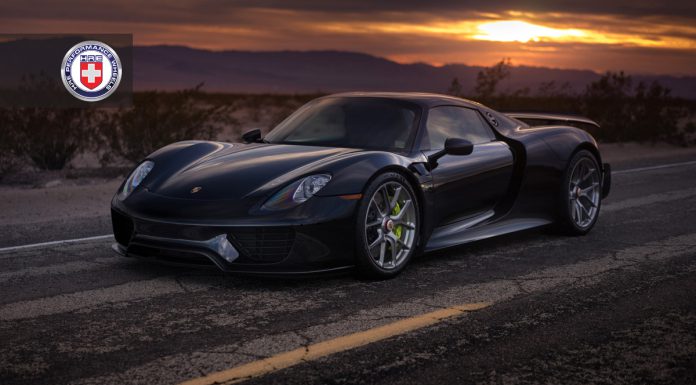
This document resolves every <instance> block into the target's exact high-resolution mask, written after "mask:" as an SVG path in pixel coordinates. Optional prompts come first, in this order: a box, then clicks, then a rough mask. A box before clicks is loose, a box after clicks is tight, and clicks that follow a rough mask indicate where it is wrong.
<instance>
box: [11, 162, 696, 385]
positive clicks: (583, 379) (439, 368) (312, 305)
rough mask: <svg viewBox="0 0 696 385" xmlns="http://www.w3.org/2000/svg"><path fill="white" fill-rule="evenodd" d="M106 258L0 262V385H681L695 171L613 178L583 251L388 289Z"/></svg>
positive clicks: (74, 255) (77, 251) (693, 280)
mask: <svg viewBox="0 0 696 385" xmlns="http://www.w3.org/2000/svg"><path fill="white" fill-rule="evenodd" d="M638 158H639V157H638ZM693 160H694V159H659V160H658V161H654V162H651V163H650V162H647V163H646V162H641V161H640V159H638V160H637V161H634V162H625V163H619V164H614V168H615V170H618V171H620V170H628V169H635V168H637V167H650V166H655V165H659V164H668V163H673V162H684V161H693ZM104 220H105V219H100V220H96V222H95V223H97V224H95V225H93V226H102V225H99V223H103V221H104ZM107 223H108V222H107ZM79 228H83V230H82V231H83V233H79V232H77V230H76V229H79ZM98 230H99V229H96V230H95V228H94V227H91V228H84V224H79V223H74V224H70V223H68V224H65V223H62V224H61V226H60V227H58V228H52V229H51V231H50V232H47V234H48V235H47V236H46V238H45V239H40V237H38V236H37V235H36V234H35V233H34V234H33V235H31V237H33V238H27V239H26V240H25V241H26V242H27V243H28V242H40V241H43V240H55V239H61V238H60V237H59V235H60V234H61V232H62V234H64V235H65V238H74V237H75V236H76V235H78V236H88V235H96V234H98V233H99V231H98ZM107 231H108V229H107ZM68 234H70V235H71V236H70V237H68V236H67V235H68ZM37 237H38V238H37ZM2 238H3V233H0V245H8V242H7V241H5V240H3V239H2ZM19 241H21V239H19ZM19 241H18V238H17V236H16V234H15V235H13V236H12V240H11V242H10V243H9V244H21V242H19ZM3 242H5V243H4V244H3ZM110 243H111V240H109V239H100V240H87V241H82V242H76V243H71V244H62V245H53V246H44V247H31V248H24V249H10V250H3V251H0V293H2V295H1V296H0V383H1V384H44V383H45V384H63V383H69V384H119V385H121V384H173V383H179V382H182V381H186V380H191V379H197V380H195V381H194V382H193V383H200V384H203V383H212V382H213V381H214V380H221V379H222V380H224V381H239V380H247V381H246V382H245V383H249V384H252V383H264V384H266V383H278V384H295V383H296V384H314V383H316V384H339V383H340V384H352V383H356V384H358V383H359V384H363V383H385V384H443V383H462V384H466V383H491V384H516V383H535V384H536V383H545V384H547V383H548V384H559V383H562V384H574V383H578V384H590V383H607V384H635V383H647V384H662V383H665V384H694V383H696V298H695V296H696V163H694V162H692V163H691V164H686V165H680V166H675V167H666V168H658V169H639V170H635V171H629V172H619V173H617V174H615V176H614V181H613V191H612V194H611V196H610V197H609V199H607V200H606V201H605V202H604V206H603V208H602V211H601V214H600V219H599V222H598V224H597V226H596V227H595V229H594V231H592V232H591V233H590V234H589V235H587V236H584V237H564V236H558V235H554V234H552V233H549V232H547V231H545V230H543V229H542V230H533V231H527V232H524V233H520V234H515V235H509V236H504V237H500V238H496V239H492V240H487V241H483V242H478V243H475V244H470V245H466V246H463V247H458V248H454V249H449V250H445V251H442V252H438V253H434V254H430V255H426V256H424V257H422V258H420V259H418V260H417V261H414V263H413V264H412V265H411V266H410V267H409V268H408V269H407V270H406V271H405V272H404V273H403V274H402V275H400V276H399V277H398V278H396V279H393V280H389V281H378V282H371V281H363V280H359V279H356V278H355V277H353V276H351V275H346V276H338V277H324V278H317V279H302V280H277V279H258V278H249V277H239V276H225V275H222V274H219V273H217V272H215V271H196V270H189V269H180V268H171V267H164V266H160V265H153V264H146V263H141V262H138V261H134V260H130V259H126V258H120V257H118V256H115V255H114V254H112V252H111V250H110V248H109V245H110ZM467 309H468V310H467ZM443 312H444V313H443ZM445 313H447V314H449V315H448V316H441V314H445ZM435 314H440V315H435ZM414 325H415V326H414ZM419 325H420V326H419ZM355 333H358V334H355ZM389 336H390V337H389ZM386 337H388V338H386ZM286 352H290V353H286ZM211 373H218V374H216V375H215V376H216V377H206V376H209V375H210V374H211ZM240 373H242V374H240ZM246 376H253V378H251V377H249V378H248V377H246Z"/></svg>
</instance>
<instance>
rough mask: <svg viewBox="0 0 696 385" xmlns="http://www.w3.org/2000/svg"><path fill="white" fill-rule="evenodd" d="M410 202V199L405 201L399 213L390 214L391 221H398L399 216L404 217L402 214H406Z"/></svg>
mask: <svg viewBox="0 0 696 385" xmlns="http://www.w3.org/2000/svg"><path fill="white" fill-rule="evenodd" d="M411 204H412V202H411V200H410V199H409V200H407V201H405V202H404V207H402V208H401V211H399V213H398V214H396V215H392V216H390V217H389V218H391V220H393V221H400V220H401V218H403V217H404V214H406V211H407V210H408V209H409V208H410V207H411Z"/></svg>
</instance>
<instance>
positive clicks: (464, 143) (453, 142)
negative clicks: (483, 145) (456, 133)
mask: <svg viewBox="0 0 696 385" xmlns="http://www.w3.org/2000/svg"><path fill="white" fill-rule="evenodd" d="M473 151H474V145H473V143H471V142H469V141H468V140H466V139H459V138H447V139H446V140H445V153H446V154H450V155H469V154H471V153H472V152H473Z"/></svg>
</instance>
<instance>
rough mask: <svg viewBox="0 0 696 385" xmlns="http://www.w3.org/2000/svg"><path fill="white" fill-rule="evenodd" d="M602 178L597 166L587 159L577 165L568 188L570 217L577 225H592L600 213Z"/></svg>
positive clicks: (582, 226)
mask: <svg viewBox="0 0 696 385" xmlns="http://www.w3.org/2000/svg"><path fill="white" fill-rule="evenodd" d="M599 181H600V176H599V170H598V169H597V166H596V165H595V164H594V163H593V162H592V161H591V160H590V159H587V158H583V159H581V160H580V161H579V162H578V163H576V164H575V167H574V168H573V172H572V174H571V176H570V185H569V186H568V188H569V191H568V193H569V194H568V199H569V200H570V216H571V218H572V219H573V222H575V225H576V226H578V227H580V228H586V227H588V226H590V225H591V224H592V222H593V221H594V219H595V217H596V216H597V213H598V211H599V200H600V199H601V186H600V182H599Z"/></svg>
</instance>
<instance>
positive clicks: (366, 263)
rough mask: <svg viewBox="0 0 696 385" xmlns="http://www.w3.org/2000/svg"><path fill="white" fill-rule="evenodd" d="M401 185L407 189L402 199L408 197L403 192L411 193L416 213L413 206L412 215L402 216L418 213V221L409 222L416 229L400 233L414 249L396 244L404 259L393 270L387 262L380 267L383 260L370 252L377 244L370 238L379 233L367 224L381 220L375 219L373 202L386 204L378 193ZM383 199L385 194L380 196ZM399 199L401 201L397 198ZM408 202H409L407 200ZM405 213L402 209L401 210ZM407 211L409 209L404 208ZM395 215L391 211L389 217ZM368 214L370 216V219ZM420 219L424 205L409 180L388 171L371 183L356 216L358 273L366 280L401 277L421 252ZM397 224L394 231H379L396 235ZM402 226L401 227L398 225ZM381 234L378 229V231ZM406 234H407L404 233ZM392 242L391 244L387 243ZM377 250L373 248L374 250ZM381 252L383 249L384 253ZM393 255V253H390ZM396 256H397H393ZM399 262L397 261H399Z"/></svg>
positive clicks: (401, 258) (383, 229) (380, 228)
mask: <svg viewBox="0 0 696 385" xmlns="http://www.w3.org/2000/svg"><path fill="white" fill-rule="evenodd" d="M397 185H399V186H401V187H403V190H401V191H402V192H400V193H399V194H400V195H399V196H401V197H405V196H406V195H405V194H404V193H403V191H404V190H405V192H407V193H408V196H409V197H410V200H411V202H412V203H411V204H410V205H413V211H411V208H410V205H409V206H408V212H407V213H406V212H405V213H404V215H402V217H406V215H407V214H408V215H411V216H412V215H413V214H414V213H415V217H414V218H415V219H414V220H413V223H411V222H409V226H410V225H411V224H412V225H413V228H411V227H408V228H406V227H404V228H402V230H400V231H399V238H401V237H402V236H403V237H404V239H406V237H408V239H406V241H411V243H412V244H411V246H410V248H405V247H404V246H403V245H404V243H403V242H401V243H399V244H397V243H393V245H396V246H397V249H399V248H400V247H401V249H399V251H398V253H397V254H398V255H400V256H401V257H400V258H398V264H396V263H395V266H392V267H386V266H387V263H385V262H384V261H383V262H384V263H383V265H384V266H380V265H379V261H378V260H377V259H376V257H375V258H373V256H372V254H371V253H370V251H369V246H368V245H369V244H370V243H371V242H375V241H376V239H369V240H368V238H369V237H370V236H374V235H375V234H373V233H372V231H373V230H372V228H371V227H368V225H367V221H368V219H369V220H370V222H371V223H374V222H375V221H379V218H377V219H376V220H375V218H374V215H375V209H376V208H375V207H374V206H371V202H372V200H373V197H375V199H376V200H377V201H380V202H381V201H382V200H381V199H380V198H379V197H376V194H377V193H380V194H381V193H382V190H381V189H382V188H383V187H385V188H386V189H387V190H385V191H389V189H393V188H395V187H396V186H397ZM395 195H396V194H395ZM380 197H381V195H380ZM390 199H391V197H390ZM397 199H399V198H397ZM403 201H404V202H405V199H404V200H403ZM377 203H378V202H375V203H372V204H377ZM400 210H401V209H400ZM404 211H406V209H405V208H404ZM389 214H391V213H390V212H388V211H387V215H389ZM368 215H369V216H370V217H369V218H368ZM420 218H421V213H420V205H419V203H418V199H417V197H416V194H415V193H414V191H413V188H412V187H411V185H410V183H409V182H408V180H406V178H405V177H404V176H403V175H401V174H399V173H396V172H386V173H384V174H380V175H379V176H377V177H376V178H375V179H374V180H373V181H372V182H371V183H370V184H369V186H368V187H367V188H366V189H365V192H364V194H363V197H362V198H361V200H360V203H359V207H358V214H357V215H356V224H355V229H356V231H355V235H356V240H355V246H356V247H355V250H356V253H355V254H356V255H355V258H356V264H357V267H358V273H359V274H360V275H361V276H363V277H366V278H371V279H388V278H392V277H395V276H396V275H398V274H399V273H400V272H402V271H403V270H404V268H405V267H406V265H407V264H408V262H409V261H410V260H411V258H413V256H414V255H415V254H416V253H417V245H418V241H419V234H420ZM384 219H385V220H387V221H388V220H389V218H386V217H385V218H384ZM394 223H395V222H392V228H393V229H394V231H392V230H391V229H390V230H387V228H388V226H385V227H383V226H382V225H378V226H379V229H378V230H379V231H382V233H385V232H387V233H389V234H394V235H395V234H396V227H395V226H394ZM397 226H398V225H397ZM366 228H369V229H370V230H367V231H366ZM374 231H377V230H374ZM402 231H405V232H403V233H402ZM386 243H388V242H386ZM391 245H392V244H388V245H387V247H388V248H389V249H388V250H391ZM374 250H375V249H374V248H373V251H374ZM380 251H381V250H380ZM387 252H389V251H387ZM392 256H393V254H392ZM395 260H396V258H395Z"/></svg>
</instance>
